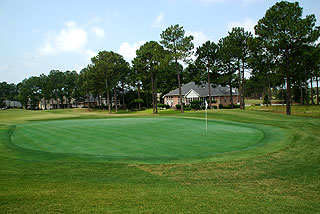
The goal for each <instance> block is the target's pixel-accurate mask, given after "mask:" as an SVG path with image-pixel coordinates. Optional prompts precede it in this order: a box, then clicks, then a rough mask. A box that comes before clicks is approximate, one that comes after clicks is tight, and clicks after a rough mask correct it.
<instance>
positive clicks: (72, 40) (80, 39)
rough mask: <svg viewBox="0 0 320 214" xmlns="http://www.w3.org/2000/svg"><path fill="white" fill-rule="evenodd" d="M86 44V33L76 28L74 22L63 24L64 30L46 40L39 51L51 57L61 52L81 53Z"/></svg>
mask: <svg viewBox="0 0 320 214" xmlns="http://www.w3.org/2000/svg"><path fill="white" fill-rule="evenodd" d="M87 43H88V33H87V32H86V31H85V30H84V29H82V28H80V27H78V26H77V25H76V23H75V22H72V21H69V22H65V23H64V28H62V30H61V31H60V32H59V33H57V34H56V33H54V34H53V35H51V36H49V37H48V38H46V42H45V43H44V44H43V45H42V46H41V47H40V49H39V51H40V53H41V54H43V55H53V54H59V53H63V52H76V53H83V51H84V49H85V46H86V44H87Z"/></svg>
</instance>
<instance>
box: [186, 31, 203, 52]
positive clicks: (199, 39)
mask: <svg viewBox="0 0 320 214" xmlns="http://www.w3.org/2000/svg"><path fill="white" fill-rule="evenodd" d="M186 35H187V36H190V35H192V36H193V37H194V39H193V44H194V47H195V48H197V47H199V46H201V45H202V44H203V43H205V42H206V41H208V40H209V38H208V37H207V36H206V35H205V34H204V33H203V32H202V31H187V32H186Z"/></svg>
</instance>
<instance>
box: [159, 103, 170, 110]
mask: <svg viewBox="0 0 320 214" xmlns="http://www.w3.org/2000/svg"><path fill="white" fill-rule="evenodd" d="M158 107H159V108H163V109H168V108H170V105H167V104H162V103H159V104H158Z"/></svg>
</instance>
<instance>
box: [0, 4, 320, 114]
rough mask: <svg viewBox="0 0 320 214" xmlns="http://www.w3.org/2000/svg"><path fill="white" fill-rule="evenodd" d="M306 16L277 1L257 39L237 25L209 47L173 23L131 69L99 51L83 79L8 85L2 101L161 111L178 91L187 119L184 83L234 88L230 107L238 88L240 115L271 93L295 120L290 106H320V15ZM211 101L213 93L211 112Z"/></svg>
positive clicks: (72, 76)
mask: <svg viewBox="0 0 320 214" xmlns="http://www.w3.org/2000/svg"><path fill="white" fill-rule="evenodd" d="M302 11H303V8H302V7H300V6H299V3H298V2H294V3H290V2H287V1H281V2H278V3H276V4H275V5H273V6H272V7H270V8H269V9H268V10H267V11H266V13H265V16H264V17H263V18H261V19H260V20H259V21H258V24H257V25H256V26H255V27H254V29H255V35H252V34H251V33H250V32H248V31H245V30H244V28H241V27H234V28H233V29H232V30H231V31H230V32H228V35H227V36H226V37H224V38H221V39H220V40H219V41H218V42H217V43H215V42H213V41H207V42H205V43H204V44H202V45H201V46H200V47H197V48H196V49H194V44H193V42H192V41H193V36H186V35H185V31H184V29H183V27H182V26H179V25H172V26H170V27H168V28H167V29H165V30H164V31H163V32H162V33H161V34H160V38H161V40H160V42H157V41H148V42H146V43H145V44H143V45H142V46H141V47H140V48H139V49H138V50H137V51H136V57H135V58H134V59H133V60H132V62H131V65H130V64H129V63H128V62H126V61H125V60H124V58H123V56H121V55H120V54H118V53H115V52H113V51H101V52H99V53H98V55H97V56H95V57H93V58H92V59H91V63H90V64H89V65H88V66H87V67H86V68H83V69H82V70H81V71H80V73H79V74H78V73H77V72H75V71H66V72H61V71H59V70H52V71H50V73H49V74H48V75H44V74H41V75H40V76H38V77H35V76H33V77H30V78H27V79H25V80H23V81H22V82H21V83H19V84H17V85H14V84H7V83H5V82H3V83H1V84H0V95H1V99H2V100H4V99H10V100H12V99H19V100H20V101H21V103H22V104H23V105H24V106H27V105H31V106H32V107H33V108H34V107H36V106H37V104H38V103H39V101H40V100H41V99H44V100H53V99H54V100H55V101H56V103H57V105H56V107H57V108H60V107H62V106H63V105H62V102H63V100H65V101H66V102H67V107H70V106H71V101H72V100H74V101H75V102H81V101H85V100H90V97H93V98H94V99H96V100H97V101H98V103H100V105H99V106H100V107H101V108H105V109H108V111H109V112H110V113H111V110H112V108H115V110H116V111H117V110H118V108H119V107H120V106H121V107H122V108H123V109H126V108H138V109H141V108H142V107H149V106H150V105H152V107H153V113H157V102H158V94H159V93H161V94H162V95H164V94H166V93H168V92H169V91H171V90H173V89H175V88H179V95H180V103H182V105H181V112H182V113H183V111H184V109H183V102H182V95H181V85H182V84H184V83H187V82H190V81H195V82H196V83H197V84H201V83H203V82H208V83H210V84H221V85H227V86H228V87H230V101H231V108H232V107H233V105H234V103H233V99H232V96H233V92H232V91H233V90H232V89H233V88H237V89H238V93H239V97H240V108H241V109H245V99H244V98H245V97H248V96H251V97H261V96H262V95H267V96H268V97H269V99H271V98H272V97H273V96H274V94H275V92H276V96H277V97H278V98H281V99H283V100H285V103H286V106H287V114H288V115H290V114H291V105H292V101H295V102H299V103H301V104H315V103H317V104H319V89H318V80H319V74H320V45H319V37H320V27H319V26H316V18H315V15H313V14H312V15H307V16H306V17H305V18H303V17H302ZM317 41H318V42H317ZM194 50H195V51H194ZM192 56H194V60H192ZM182 63H183V64H182ZM246 72H247V73H250V77H246V76H245V73H246ZM314 83H316V87H314V85H313V84H314ZM314 88H316V90H314ZM211 96H212V94H211V91H210V87H209V103H210V105H209V106H211V102H212V99H211ZM314 97H316V101H315V99H314ZM103 98H104V99H105V100H106V105H103V102H102V99H103ZM0 101H1V100H0ZM1 103H2V102H1ZM44 103H46V102H44ZM89 104H90V102H89ZM63 107H65V106H63ZM89 107H90V106H89Z"/></svg>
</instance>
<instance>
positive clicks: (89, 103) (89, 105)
mask: <svg viewBox="0 0 320 214" xmlns="http://www.w3.org/2000/svg"><path fill="white" fill-rule="evenodd" d="M90 108H91V102H90V93H88V110H89V111H90Z"/></svg>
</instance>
